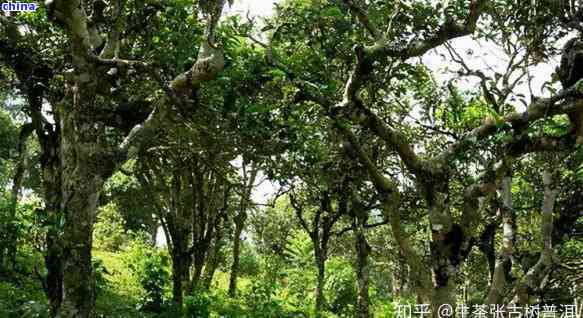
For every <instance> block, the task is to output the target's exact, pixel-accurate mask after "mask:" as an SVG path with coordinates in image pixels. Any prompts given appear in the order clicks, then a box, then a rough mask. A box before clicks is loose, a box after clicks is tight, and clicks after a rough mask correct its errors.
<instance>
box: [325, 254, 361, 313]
mask: <svg viewBox="0 0 583 318" xmlns="http://www.w3.org/2000/svg"><path fill="white" fill-rule="evenodd" d="M326 275H327V279H326V286H325V288H324V292H325V295H326V300H327V301H328V303H329V308H330V311H331V312H333V313H335V314H338V315H340V314H342V315H343V316H347V317H353V316H354V315H355V313H354V309H355V300H356V298H357V292H356V277H355V274H354V269H353V268H352V266H351V265H350V263H349V262H347V261H346V260H343V259H340V258H336V257H333V258H331V259H330V260H329V261H328V263H327V265H326Z"/></svg>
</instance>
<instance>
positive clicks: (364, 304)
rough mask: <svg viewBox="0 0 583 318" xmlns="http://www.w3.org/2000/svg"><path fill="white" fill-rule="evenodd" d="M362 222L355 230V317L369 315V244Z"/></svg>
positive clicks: (365, 317) (359, 317)
mask: <svg viewBox="0 0 583 318" xmlns="http://www.w3.org/2000/svg"><path fill="white" fill-rule="evenodd" d="M364 231H365V229H364V222H362V223H361V222H359V225H358V228H357V230H356V278H357V282H358V298H357V317H358V318H369V317H371V315H370V311H369V297H368V282H369V273H368V255H369V253H370V246H369V245H368V243H367V241H366V236H365V232H364Z"/></svg>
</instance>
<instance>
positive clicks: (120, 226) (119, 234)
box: [93, 203, 131, 252]
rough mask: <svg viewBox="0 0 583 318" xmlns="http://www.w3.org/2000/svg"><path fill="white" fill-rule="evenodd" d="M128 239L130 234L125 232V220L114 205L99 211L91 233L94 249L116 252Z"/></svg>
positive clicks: (111, 204)
mask: <svg viewBox="0 0 583 318" xmlns="http://www.w3.org/2000/svg"><path fill="white" fill-rule="evenodd" d="M130 238H131V235H130V233H128V232H127V231H126V230H125V220H124V218H123V216H122V215H121V214H120V213H119V211H118V208H117V206H116V205H115V204H114V203H110V204H108V205H106V206H104V207H103V208H101V209H100V210H99V214H98V215H97V222H96V223H95V230H94V231H93V242H94V247H95V248H97V249H102V250H105V251H110V252H116V251H119V250H120V249H121V248H122V247H123V244H124V243H125V242H128V241H129V240H130Z"/></svg>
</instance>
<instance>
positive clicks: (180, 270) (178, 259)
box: [172, 250, 191, 307]
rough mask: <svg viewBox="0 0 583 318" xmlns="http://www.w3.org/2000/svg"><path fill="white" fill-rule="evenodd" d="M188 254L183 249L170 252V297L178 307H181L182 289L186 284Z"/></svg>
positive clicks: (188, 265) (188, 263)
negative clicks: (171, 282)
mask: <svg viewBox="0 0 583 318" xmlns="http://www.w3.org/2000/svg"><path fill="white" fill-rule="evenodd" d="M190 259H191V258H190V256H189V255H187V254H184V251H179V250H174V251H173V252H172V281H173V285H172V297H173V301H174V303H175V304H176V305H178V306H179V307H182V302H183V299H184V298H183V297H184V291H185V289H186V286H187V284H188V269H189V268H190Z"/></svg>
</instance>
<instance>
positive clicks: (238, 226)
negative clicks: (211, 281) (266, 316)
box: [229, 163, 258, 297]
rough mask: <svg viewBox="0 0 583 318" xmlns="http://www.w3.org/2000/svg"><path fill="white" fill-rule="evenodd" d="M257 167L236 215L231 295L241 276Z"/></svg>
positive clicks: (233, 295)
mask: <svg viewBox="0 0 583 318" xmlns="http://www.w3.org/2000/svg"><path fill="white" fill-rule="evenodd" d="M257 171H258V170H257V169H253V170H251V174H250V175H249V178H248V180H246V181H247V184H246V188H245V193H244V194H243V196H242V197H241V205H240V207H239V214H238V215H237V216H236V217H235V233H234V234H233V263H232V264H231V275H230V277H229V296H230V297H235V296H237V278H238V277H239V261H240V256H241V233H243V229H244V228H245V221H246V220H247V206H248V205H249V201H250V200H251V192H252V191H253V186H254V184H255V179H256V178H257ZM243 173H244V177H246V165H245V163H243ZM244 179H245V178H244Z"/></svg>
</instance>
